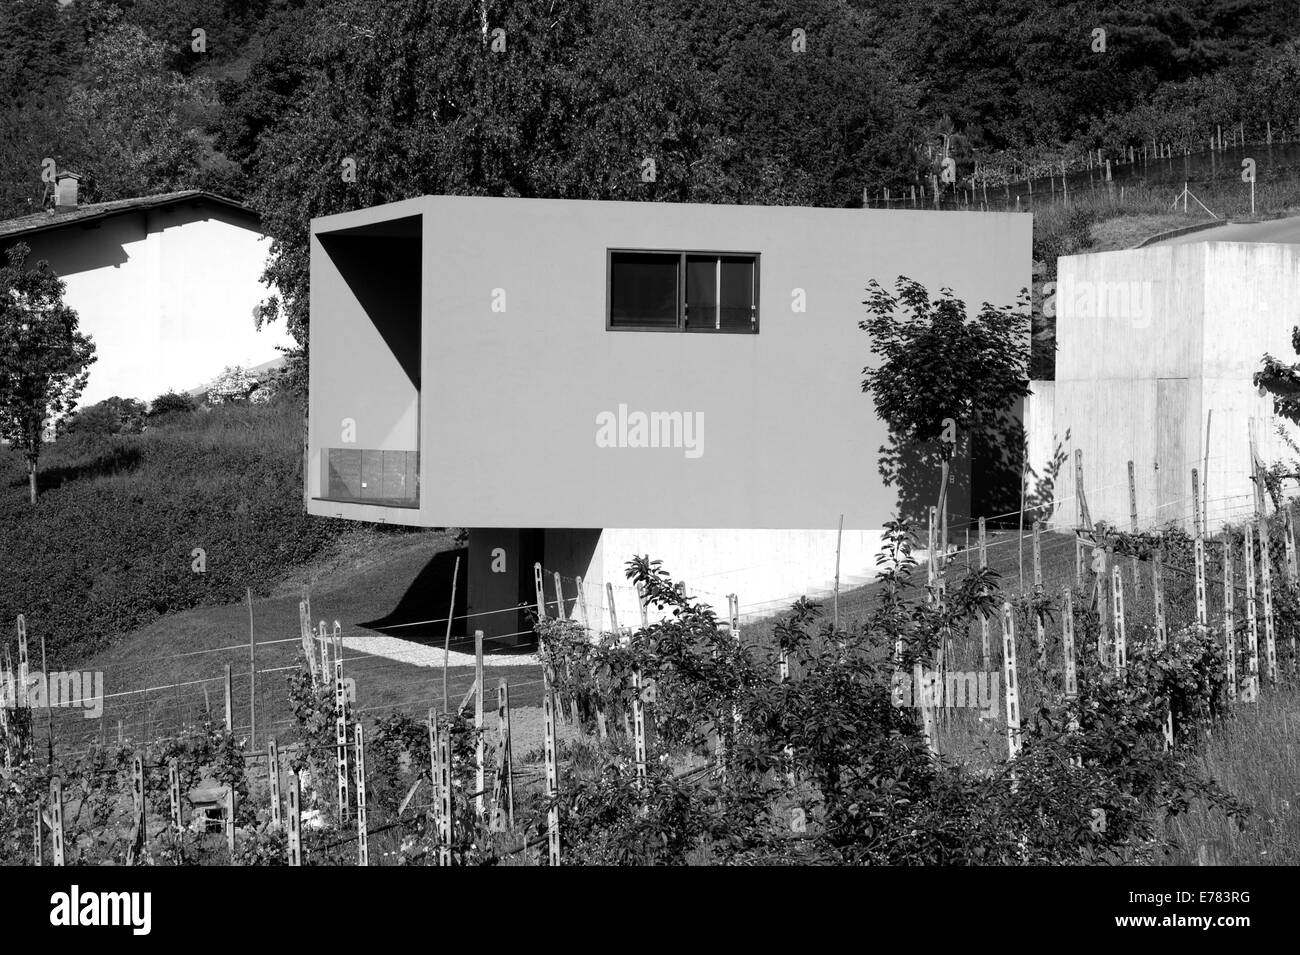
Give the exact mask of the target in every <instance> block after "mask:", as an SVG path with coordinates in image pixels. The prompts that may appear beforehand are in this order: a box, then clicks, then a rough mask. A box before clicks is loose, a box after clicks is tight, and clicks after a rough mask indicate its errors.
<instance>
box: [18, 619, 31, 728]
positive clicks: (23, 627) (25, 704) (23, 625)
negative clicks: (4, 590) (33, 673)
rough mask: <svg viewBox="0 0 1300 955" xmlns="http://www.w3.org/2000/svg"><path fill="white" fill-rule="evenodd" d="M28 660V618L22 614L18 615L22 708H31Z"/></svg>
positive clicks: (19, 686) (19, 690)
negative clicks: (28, 692) (28, 691)
mask: <svg viewBox="0 0 1300 955" xmlns="http://www.w3.org/2000/svg"><path fill="white" fill-rule="evenodd" d="M28 667H29V664H28V661H27V620H26V618H25V617H24V616H23V615H22V614H19V615H18V707H19V708H20V709H31V699H30V697H29V696H28V694H27V690H28V688H29V685H28Z"/></svg>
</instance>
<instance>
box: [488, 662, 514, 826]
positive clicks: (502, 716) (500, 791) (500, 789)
mask: <svg viewBox="0 0 1300 955" xmlns="http://www.w3.org/2000/svg"><path fill="white" fill-rule="evenodd" d="M513 774H514V761H513V759H512V758H511V752H510V684H509V683H507V682H506V681H505V680H504V679H503V680H500V681H499V682H498V683H497V778H496V783H495V784H494V786H493V793H492V803H493V806H492V809H493V816H494V820H495V819H496V818H497V817H499V820H500V822H501V823H503V824H504V825H505V827H506V828H510V829H513V828H514V825H515V783H514V775H513ZM503 800H504V803H505V806H504V808H503V807H502V802H503Z"/></svg>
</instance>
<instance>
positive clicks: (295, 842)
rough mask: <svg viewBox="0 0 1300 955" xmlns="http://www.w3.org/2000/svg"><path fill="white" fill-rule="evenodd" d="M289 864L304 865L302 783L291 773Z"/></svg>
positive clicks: (295, 774) (294, 773)
mask: <svg viewBox="0 0 1300 955" xmlns="http://www.w3.org/2000/svg"><path fill="white" fill-rule="evenodd" d="M289 865H295V866H300V865H302V783H301V782H300V781H299V779H298V774H297V773H296V772H293V771H290V773H289Z"/></svg>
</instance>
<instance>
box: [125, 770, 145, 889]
mask: <svg viewBox="0 0 1300 955" xmlns="http://www.w3.org/2000/svg"><path fill="white" fill-rule="evenodd" d="M131 807H132V819H133V820H134V823H135V827H134V829H133V831H132V833H131V848H130V849H128V850H127V856H126V860H127V865H130V864H132V863H133V862H138V861H139V860H140V857H141V856H142V855H144V850H145V847H146V845H148V842H149V820H148V816H147V814H146V808H145V800H144V754H143V753H141V752H140V750H136V752H135V755H134V757H133V758H132V760H131Z"/></svg>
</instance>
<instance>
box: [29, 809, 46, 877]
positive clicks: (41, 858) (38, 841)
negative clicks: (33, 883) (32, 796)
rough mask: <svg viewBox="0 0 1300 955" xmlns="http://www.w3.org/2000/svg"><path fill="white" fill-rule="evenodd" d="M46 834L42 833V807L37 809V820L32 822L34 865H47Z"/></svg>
mask: <svg viewBox="0 0 1300 955" xmlns="http://www.w3.org/2000/svg"><path fill="white" fill-rule="evenodd" d="M44 841H45V836H44V833H42V832H41V807H40V806H37V807H36V818H35V820H33V822H32V865H45V853H44V851H43V850H44V848H45V847H44Z"/></svg>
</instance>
